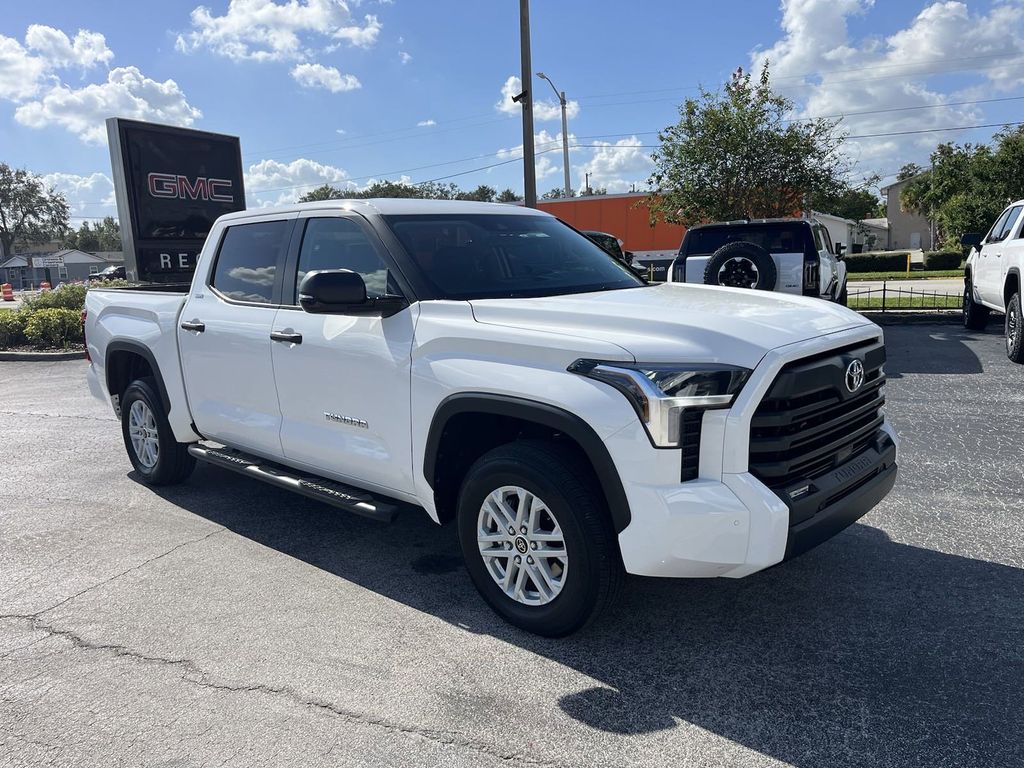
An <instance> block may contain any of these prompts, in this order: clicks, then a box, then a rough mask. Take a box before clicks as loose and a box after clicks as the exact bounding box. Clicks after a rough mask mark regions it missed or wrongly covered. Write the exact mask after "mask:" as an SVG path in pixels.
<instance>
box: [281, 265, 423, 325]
mask: <svg viewBox="0 0 1024 768" xmlns="http://www.w3.org/2000/svg"><path fill="white" fill-rule="evenodd" d="M299 305H300V306H301V307H302V308H303V310H305V311H306V312H309V313H310V314H319V315H327V314H334V315H380V316H382V317H390V316H391V315H393V314H395V313H396V312H399V311H401V310H403V309H405V307H407V306H409V303H408V302H407V301H406V300H405V299H404V298H403V297H402V296H379V297H374V298H368V297H367V295H366V283H365V282H363V276H362V275H360V274H359V273H358V272H352V271H351V270H348V269H326V270H323V271H319V272H310V273H309V274H307V275H306V276H305V277H304V278H302V282H301V283H300V284H299Z"/></svg>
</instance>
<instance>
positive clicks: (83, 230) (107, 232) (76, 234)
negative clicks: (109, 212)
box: [64, 216, 121, 253]
mask: <svg viewBox="0 0 1024 768" xmlns="http://www.w3.org/2000/svg"><path fill="white" fill-rule="evenodd" d="M64 247H65V248H77V249H78V250H80V251H88V252H93V253H95V252H96V251H119V250H121V227H120V225H119V224H118V223H117V220H116V219H114V217H113V216H107V217H105V218H104V219H103V220H102V221H98V222H96V223H95V224H92V225H90V223H89V222H88V221H83V222H82V225H81V226H80V227H79V228H78V229H77V231H76V230H71V231H70V232H68V234H67V236H66V237H65V238H64Z"/></svg>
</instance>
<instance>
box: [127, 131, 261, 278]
mask: <svg viewBox="0 0 1024 768" xmlns="http://www.w3.org/2000/svg"><path fill="white" fill-rule="evenodd" d="M107 137H108V140H109V142H110V157H111V164H112V166H113V171H114V192H115V196H116V198H117V213H118V217H119V218H120V220H121V240H122V245H123V248H124V256H125V271H126V272H127V273H128V279H129V280H133V281H141V282H158V283H169V282H186V281H189V280H191V277H192V272H193V271H194V270H195V265H196V257H197V256H198V254H199V252H200V251H201V250H202V247H203V242H204V241H205V239H206V235H207V234H208V233H209V231H210V228H211V227H212V226H213V222H214V221H216V219H217V218H218V217H220V216H222V215H224V214H225V213H232V212H234V211H240V210H244V208H245V188H244V185H243V181H242V153H241V147H240V146H239V141H238V138H237V137H235V136H224V135H222V134H217V133H207V132H206V131H193V130H190V129H185V128H174V127H172V126H168V125H156V124H154V123H143V122H138V121H134V120H123V119H120V118H110V119H109V120H107Z"/></svg>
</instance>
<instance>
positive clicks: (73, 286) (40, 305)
mask: <svg viewBox="0 0 1024 768" xmlns="http://www.w3.org/2000/svg"><path fill="white" fill-rule="evenodd" d="M88 290H89V286H88V285H86V284H85V283H65V284H64V285H62V286H61V287H60V288H54V289H53V290H52V291H43V292H42V293H40V294H39V295H38V296H34V297H33V298H31V299H26V300H25V301H24V302H23V304H24V306H25V307H27V308H28V309H31V310H36V309H76V310H78V311H79V312H81V311H82V309H83V308H84V307H85V293H86V291H88Z"/></svg>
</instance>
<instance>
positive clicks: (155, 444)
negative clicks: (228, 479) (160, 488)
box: [120, 377, 196, 485]
mask: <svg viewBox="0 0 1024 768" xmlns="http://www.w3.org/2000/svg"><path fill="white" fill-rule="evenodd" d="M120 405H121V434H122V435H123V437H124V447H125V449H126V450H127V451H128V458H129V459H131V462H132V466H134V467H135V471H136V472H138V473H139V476H140V477H141V478H142V481H143V482H144V483H146V484H147V485H173V484H174V483H180V482H181V481H182V480H184V479H185V478H187V477H188V476H189V475H191V474H192V470H193V469H194V468H195V466H196V460H195V457H194V456H192V454H190V453H189V452H188V443H179V442H177V441H176V440H175V439H174V433H173V432H171V425H170V424H169V423H168V421H167V414H166V412H165V411H164V407H163V403H162V402H161V400H160V395H159V394H158V393H157V390H156V384H155V382H154V381H153V379H152V378H149V377H147V378H144V379H136V380H135V381H133V382H132V383H131V384H129V385H128V388H127V389H126V390H125V391H124V395H123V396H122V397H121V402H120Z"/></svg>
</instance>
